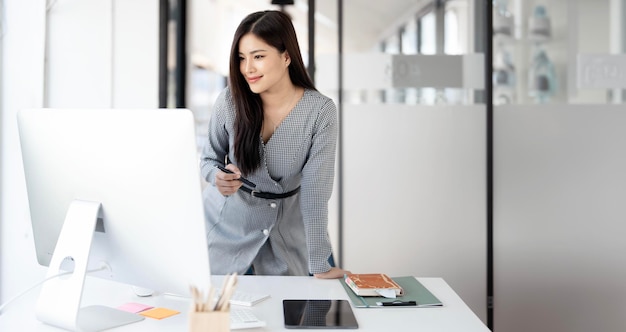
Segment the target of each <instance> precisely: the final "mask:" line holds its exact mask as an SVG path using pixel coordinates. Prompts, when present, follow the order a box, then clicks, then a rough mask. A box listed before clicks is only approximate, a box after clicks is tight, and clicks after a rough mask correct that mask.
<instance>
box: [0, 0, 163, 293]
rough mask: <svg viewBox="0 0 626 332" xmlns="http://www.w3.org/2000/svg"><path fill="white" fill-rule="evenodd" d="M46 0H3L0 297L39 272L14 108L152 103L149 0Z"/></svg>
mask: <svg viewBox="0 0 626 332" xmlns="http://www.w3.org/2000/svg"><path fill="white" fill-rule="evenodd" d="M51 3H54V6H52V8H50V10H49V11H48V12H47V14H46V8H45V6H46V2H44V1H40V0H8V1H5V3H4V6H5V7H4V10H5V12H4V16H3V17H2V19H3V20H6V21H3V24H4V25H3V29H4V30H3V31H4V36H3V37H2V38H3V39H2V42H3V56H2V60H3V62H2V82H1V83H2V86H1V87H2V88H1V93H0V95H2V97H3V98H2V104H1V111H2V113H1V115H2V122H1V125H2V130H1V133H2V145H1V147H0V151H1V153H2V157H1V159H0V161H1V162H2V167H1V170H2V178H1V185H2V187H1V189H0V190H1V191H0V192H1V193H2V196H1V197H2V201H1V204H2V205H1V206H0V212H1V214H0V281H1V282H0V302H4V301H5V300H7V299H8V298H10V297H12V296H13V295H15V294H17V293H19V292H20V291H22V290H24V289H26V288H28V287H29V286H31V285H33V284H35V283H36V282H39V281H41V280H42V279H43V276H44V275H45V268H43V267H40V266H38V265H37V263H36V258H35V253H34V245H33V240H32V230H31V226H30V214H29V211H28V203H27V198H26V188H25V184H24V174H23V169H22V164H21V155H20V151H19V141H18V135H17V126H16V118H15V117H16V113H17V111H18V110H19V109H22V108H38V107H43V106H47V107H97V108H100V107H137V108H155V107H157V106H158V17H159V16H158V2H157V1H152V0H132V1H128V0H125V1H116V0H108V1H96V0H91V1H78V2H76V1H69V0H58V1H56V2H54V1H53V2H51ZM46 18H47V19H46ZM46 25H47V27H48V35H47V37H48V40H49V43H48V46H49V48H48V50H47V57H46V56H45V55H46V51H45V46H44V45H46V42H45V39H46ZM44 60H47V62H48V66H46V67H45V66H44ZM45 68H47V70H46V69H45ZM46 96H47V97H46Z"/></svg>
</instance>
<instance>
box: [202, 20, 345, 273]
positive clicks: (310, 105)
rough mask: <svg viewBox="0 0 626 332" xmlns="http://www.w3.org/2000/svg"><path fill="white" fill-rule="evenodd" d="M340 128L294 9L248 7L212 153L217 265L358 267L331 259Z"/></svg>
mask: <svg viewBox="0 0 626 332" xmlns="http://www.w3.org/2000/svg"><path fill="white" fill-rule="evenodd" d="M337 129H338V123H337V108H336V106H335V104H334V103H333V101H332V100H331V99H329V98H328V97H325V96H323V95H322V94H320V93H319V92H318V91H317V90H316V89H315V87H314V85H313V82H312V81H311V79H310V78H309V76H308V75H307V72H306V70H305V67H304V63H303V61H302V56H301V54H300V49H299V45H298V41H297V38H296V34H295V30H294V28H293V25H292V23H291V19H290V18H289V16H287V15H286V14H284V13H282V12H279V11H262V12H256V13H253V14H250V15H248V16H247V17H246V18H245V19H244V20H243V21H242V22H241V24H240V25H239V27H238V28H237V30H236V32H235V36H234V39H233V43H232V47H231V54H230V81H229V86H228V88H226V89H225V90H224V91H223V92H222V93H221V94H220V96H219V97H218V98H217V100H216V103H215V105H214V108H213V112H212V114H211V120H210V123H209V133H208V141H207V142H206V144H205V146H204V149H203V152H202V161H201V170H202V175H203V177H204V178H205V179H206V180H207V181H208V182H209V183H210V184H211V185H209V186H207V188H206V189H205V193H204V196H205V206H206V214H207V221H208V228H207V231H208V241H209V255H210V262H211V270H212V272H213V273H216V274H226V273H231V272H237V273H244V272H246V271H249V270H250V269H252V270H253V271H254V273H255V274H265V275H310V274H313V275H315V276H316V277H318V278H339V277H342V276H343V275H344V273H347V272H348V271H345V270H342V269H340V268H337V267H332V266H331V264H330V263H329V257H331V253H332V249H331V244H330V240H329V237H328V229H327V225H328V200H329V199H330V195H331V192H332V186H333V179H334V164H335V151H336V141H337ZM216 166H224V167H225V168H226V170H227V171H226V172H225V171H223V170H220V169H218V168H216ZM227 172H232V173H227ZM242 177H245V178H246V180H242ZM244 181H245V182H246V183H247V184H246V183H244ZM250 182H252V183H250Z"/></svg>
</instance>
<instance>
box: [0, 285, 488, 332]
mask: <svg viewBox="0 0 626 332" xmlns="http://www.w3.org/2000/svg"><path fill="white" fill-rule="evenodd" d="M238 278H239V284H238V289H241V290H244V291H248V292H263V293H269V294H271V298H269V299H267V300H265V301H263V302H261V303H258V304H256V305H255V306H253V307H252V310H253V311H254V312H255V313H256V315H257V316H258V317H259V318H260V319H263V320H265V321H266V322H267V326H266V327H263V328H258V329H251V330H240V331H250V332H252V331H284V330H286V329H285V328H284V327H283V312H282V300H283V299H347V300H349V298H348V295H347V294H346V292H345V290H344V289H343V287H342V286H341V284H340V282H339V281H338V280H321V279H315V278H313V277H274V276H239V277H238ZM417 279H418V280H419V281H420V282H421V283H422V284H423V285H424V286H425V287H426V288H428V289H429V290H430V291H431V292H432V293H433V294H435V296H437V297H438V298H439V299H440V300H441V301H442V302H443V303H444V307H442V308H408V307H407V308H402V307H398V308H389V307H387V308H353V310H354V313H355V315H356V318H357V321H358V323H359V331H372V332H374V331H375V332H381V331H394V332H396V331H421V332H453V331H459V332H461V331H462V332H488V331H489V329H488V328H487V327H486V326H485V325H484V324H483V323H482V322H481V321H480V319H479V318H478V317H477V316H476V315H475V314H474V313H473V312H472V311H471V310H470V309H469V307H468V306H467V305H466V304H465V303H464V302H463V301H462V300H461V298H460V297H459V296H458V295H457V294H456V293H455V292H454V291H453V290H452V288H450V286H448V284H447V283H446V282H445V281H444V280H443V279H441V278H417ZM221 280H222V278H221V277H220V276H215V277H213V280H212V281H213V283H214V285H217V286H218V287H219V286H220V285H221ZM37 296H39V290H38V289H36V290H33V291H31V292H30V293H28V294H26V295H25V296H24V297H22V298H20V299H18V300H17V301H16V302H13V303H12V304H11V305H9V307H7V308H6V309H5V311H4V312H3V313H2V314H0V331H6V332H10V331H56V332H59V331H62V330H60V329H57V328H55V327H52V326H49V325H46V324H43V323H41V322H39V321H38V320H37V318H36V317H35V312H34V306H35V302H36V299H37ZM127 302H138V303H144V304H148V305H151V306H156V307H165V308H169V309H174V310H178V311H180V312H181V313H180V314H178V315H175V316H172V317H169V318H166V319H163V320H155V319H151V318H146V319H145V320H143V321H141V322H139V323H134V324H130V325H126V326H122V327H119V328H115V329H112V330H110V331H116V332H117V331H120V332H122V331H151V332H152V331H156V332H158V331H187V313H188V309H189V306H190V302H189V299H185V298H175V297H171V296H153V297H147V298H141V297H137V296H135V295H134V294H133V292H132V290H131V288H130V287H129V286H127V285H123V284H119V283H114V282H110V281H106V280H101V279H96V278H87V280H86V283H85V292H84V296H83V303H82V305H83V306H84V305H91V304H103V305H107V306H111V307H117V306H118V305H121V304H124V303H127ZM290 331H292V330H290Z"/></svg>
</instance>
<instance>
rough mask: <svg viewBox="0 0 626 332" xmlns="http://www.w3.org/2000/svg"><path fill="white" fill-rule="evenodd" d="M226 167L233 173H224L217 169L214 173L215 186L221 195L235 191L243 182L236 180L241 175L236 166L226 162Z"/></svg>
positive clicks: (227, 194)
mask: <svg viewBox="0 0 626 332" xmlns="http://www.w3.org/2000/svg"><path fill="white" fill-rule="evenodd" d="M226 169H228V170H231V171H232V172H233V173H232V174H231V173H225V172H222V171H220V170H218V171H217V173H215V186H216V187H217V190H219V192H220V193H221V194H222V195H224V196H229V195H232V194H234V193H236V192H237V190H239V187H241V185H242V184H243V183H242V182H241V181H239V180H238V179H239V177H240V176H241V171H240V170H239V168H237V166H235V165H233V164H228V165H226Z"/></svg>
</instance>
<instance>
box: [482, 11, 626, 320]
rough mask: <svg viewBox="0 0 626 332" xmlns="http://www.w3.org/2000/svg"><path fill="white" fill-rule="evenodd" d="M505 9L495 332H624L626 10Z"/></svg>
mask: <svg viewBox="0 0 626 332" xmlns="http://www.w3.org/2000/svg"><path fill="white" fill-rule="evenodd" d="M495 3H496V11H494V33H495V34H494V37H493V38H494V39H493V40H494V53H493V55H494V69H495V71H494V76H493V80H494V81H493V82H494V103H496V104H497V105H496V106H495V107H494V142H495V147H494V170H495V171H494V172H495V173H494V193H496V201H495V207H494V281H495V289H494V320H495V321H494V331H507V332H522V331H550V332H566V331H567V332H583V331H585V332H586V331H623V330H624V327H625V326H626V316H625V315H624V314H623V310H621V308H623V303H624V298H626V288H624V282H623V281H624V279H626V268H625V266H626V255H624V253H626V244H625V242H624V240H623V236H622V234H624V232H626V227H625V226H624V220H625V219H626V213H625V212H624V209H623V208H622V205H623V198H624V197H626V189H625V188H626V175H625V173H624V169H626V157H625V156H624V153H622V151H624V147H625V143H626V134H624V133H625V131H624V124H625V123H626V113H625V109H624V105H623V104H624V94H623V91H624V88H625V87H626V80H625V77H626V75H625V72H626V71H625V70H624V68H626V67H625V66H624V64H625V63H626V62H625V59H626V54H625V47H624V46H625V45H626V44H625V42H624V41H625V39H624V35H625V32H626V29H625V28H624V27H625V24H626V15H625V13H626V11H625V9H626V3H625V2H624V1H622V0H543V1H537V0H535V1H532V0H531V1H529V0H509V1H495Z"/></svg>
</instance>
